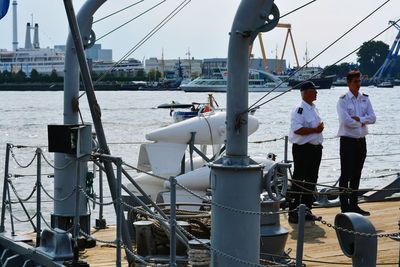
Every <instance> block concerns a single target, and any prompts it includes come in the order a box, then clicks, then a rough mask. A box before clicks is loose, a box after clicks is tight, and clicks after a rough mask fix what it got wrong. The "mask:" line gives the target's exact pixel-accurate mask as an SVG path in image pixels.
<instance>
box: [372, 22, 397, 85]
mask: <svg viewBox="0 0 400 267" xmlns="http://www.w3.org/2000/svg"><path fill="white" fill-rule="evenodd" d="M389 24H392V25H393V27H395V28H396V29H397V30H399V32H398V33H397V36H396V39H395V40H394V42H393V44H392V46H391V47H390V50H389V52H388V54H387V56H386V59H385V61H384V62H383V64H382V66H380V67H379V69H378V70H377V71H376V72H375V74H374V75H373V76H372V78H371V81H372V83H375V84H378V83H380V82H382V81H390V80H392V71H393V66H394V64H395V62H396V59H397V55H398V54H399V49H400V26H399V25H398V24H397V23H396V22H395V21H389Z"/></svg>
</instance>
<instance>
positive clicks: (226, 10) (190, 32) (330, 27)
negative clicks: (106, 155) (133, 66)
mask: <svg viewBox="0 0 400 267" xmlns="http://www.w3.org/2000/svg"><path fill="white" fill-rule="evenodd" d="M138 1H139V0H108V1H107V2H106V3H105V4H104V5H103V6H102V7H101V8H100V9H99V11H98V12H97V14H96V15H95V20H96V19H99V18H102V17H104V16H105V15H108V14H110V13H112V12H114V11H116V10H119V9H121V8H123V7H126V6H128V5H130V4H133V3H135V2H138ZM162 1H163V0H144V1H143V2H141V3H139V4H138V5H136V6H134V7H133V8H130V9H128V10H126V11H124V12H122V13H120V14H117V15H115V16H113V17H111V18H109V19H106V20H103V21H101V22H99V23H96V24H94V27H93V29H94V31H95V32H96V35H97V37H100V36H102V35H103V34H105V33H107V32H108V31H110V30H112V29H114V28H116V27H118V26H119V25H121V24H122V23H124V22H126V21H128V20H129V19H131V18H133V17H135V16H137V15H138V14H140V13H142V12H144V11H145V10H147V9H149V8H150V7H152V6H154V5H156V4H157V3H160V2H162ZM182 1H183V0H166V1H164V2H163V3H162V4H160V5H159V6H158V7H156V8H155V9H153V10H151V11H150V12H148V13H147V14H145V15H144V16H141V17H140V18H138V19H136V20H134V21H133V22H131V23H130V24H128V25H126V26H125V27H123V28H121V29H120V30H118V31H116V32H115V33H113V34H111V35H109V36H107V37H105V38H104V39H102V40H100V43H101V44H102V46H103V48H110V49H113V59H114V60H118V59H119V58H120V57H121V56H123V55H124V54H125V53H126V52H128V51H129V50H130V49H131V48H132V47H133V46H134V45H135V44H137V43H138V42H139V41H140V40H141V39H142V38H143V37H144V36H145V35H146V34H147V33H149V32H150V31H151V30H152V29H153V28H154V27H155V26H156V25H157V24H158V23H160V22H161V21H162V20H163V18H164V17H166V16H167V15H168V14H169V13H170V12H171V11H172V10H173V9H174V8H175V7H176V6H178V5H179V4H180V3H181V2H182ZM244 1H245V0H244ZM11 2H12V0H11ZM308 2H309V1H305V0H301V1H300V0H276V1H275V4H276V5H277V6H278V8H279V10H280V13H281V15H283V14H286V13H288V12H290V11H291V10H293V9H295V8H297V7H299V6H301V5H304V4H306V3H308ZM384 2H386V0H352V1H349V0H317V1H315V2H313V3H312V4H310V5H308V6H307V7H305V8H303V9H301V10H298V11H296V12H295V13H293V14H290V15H288V16H286V17H284V18H282V19H281V21H280V22H282V23H290V24H291V25H292V33H293V38H294V41H295V45H296V49H297V54H298V56H299V61H300V64H304V55H305V51H306V47H307V49H308V54H309V57H310V58H311V57H313V56H315V55H316V54H317V53H319V52H320V51H321V50H322V49H324V48H325V47H326V46H327V45H329V44H330V43H331V42H333V41H334V40H336V39H337V38H338V37H339V36H340V35H342V34H343V33H344V32H346V31H347V30H348V29H350V28H351V27H352V26H353V25H355V24H356V23H357V22H358V21H360V20H361V19H362V18H364V17H365V16H367V15H368V14H369V13H371V12H372V11H373V10H374V9H376V8H377V7H378V6H379V5H381V4H382V3H384ZM73 3H74V6H75V11H78V10H79V8H80V7H81V5H82V3H84V0H74V1H73ZM239 3H240V1H239V0H192V1H191V2H190V3H189V4H188V5H187V6H186V7H185V8H184V9H183V10H182V11H181V12H180V13H179V14H178V15H176V16H175V17H174V18H173V19H172V20H171V21H169V22H168V23H167V24H166V25H165V26H164V27H163V28H162V29H161V30H160V31H158V32H157V33H156V34H155V35H154V36H153V37H152V38H150V39H149V40H148V41H147V42H146V43H145V44H144V45H143V46H141V47H140V48H139V49H137V50H136V51H135V52H134V53H133V54H132V55H131V57H133V58H136V59H139V60H143V59H144V58H149V57H158V58H160V57H161V53H162V50H164V58H166V59H168V58H178V57H180V58H187V52H188V50H190V54H191V56H192V57H194V58H196V59H203V58H211V57H226V56H227V47H228V41H229V35H228V33H229V31H230V28H231V24H232V21H233V17H234V15H235V12H236V10H237V7H238V5H239ZM399 12H400V1H399V0H390V1H389V2H388V3H387V4H386V5H385V6H384V7H383V8H381V9H380V10H379V11H377V12H376V13H375V14H374V15H372V16H371V17H370V18H369V19H367V20H366V21H365V22H364V23H362V24H361V25H360V26H359V27H357V28H356V29H355V30H354V31H352V32H351V33H350V34H349V35H347V36H346V37H345V38H344V39H342V40H341V41H340V42H339V43H338V44H336V45H335V46H334V47H332V48H330V49H329V50H328V51H327V52H325V53H324V54H323V55H322V56H320V57H318V58H317V59H316V60H315V61H314V64H313V65H320V66H326V65H329V64H332V63H334V62H335V61H337V60H338V59H340V58H341V57H343V56H344V55H346V54H348V53H349V52H350V51H352V50H354V49H356V48H357V47H358V46H360V45H361V44H362V43H363V42H365V41H368V40H369V39H370V38H372V37H373V36H375V35H376V34H377V33H379V32H380V31H382V30H383V29H385V28H386V27H387V26H388V21H389V20H397V19H399V18H400V14H399ZM32 14H33V22H34V23H39V28H40V45H41V47H53V46H54V45H55V44H65V40H66V38H67V34H68V24H67V19H66V15H65V11H64V6H63V1H62V0H35V1H33V0H18V41H19V46H20V47H22V46H23V45H24V42H25V25H26V23H27V22H30V21H31V20H32ZM397 32H398V30H396V29H394V28H392V29H390V30H389V31H387V32H386V33H384V34H383V35H381V36H380V37H378V39H377V40H381V41H383V42H385V43H387V44H389V45H391V44H392V42H393V41H394V38H395V36H396V34H397ZM0 33H1V34H0V48H3V49H4V48H5V49H8V50H11V49H12V44H11V42H12V9H11V6H10V10H9V13H8V14H7V15H6V17H5V18H3V20H0ZM285 36H286V29H282V28H275V29H274V30H272V31H271V32H268V33H265V34H264V36H263V41H264V44H265V47H266V49H265V50H266V53H267V56H268V57H269V58H275V56H276V54H278V57H280V56H281V53H282V49H283V45H284V40H285ZM276 51H277V52H278V53H276ZM286 51H287V52H286V55H285V57H284V58H285V59H286V60H287V61H288V62H289V63H290V65H291V66H293V65H294V64H295V60H294V56H293V52H292V47H291V45H290V46H288V48H287V49H286ZM253 53H254V55H255V57H261V51H260V48H259V45H258V40H256V42H255V46H254V49H253ZM355 59H356V56H355V55H352V56H351V57H350V58H349V59H346V60H345V61H346V62H354V61H355Z"/></svg>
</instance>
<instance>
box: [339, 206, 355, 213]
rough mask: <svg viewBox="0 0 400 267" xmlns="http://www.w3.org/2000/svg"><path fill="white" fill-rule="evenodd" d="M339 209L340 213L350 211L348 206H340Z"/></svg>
mask: <svg viewBox="0 0 400 267" xmlns="http://www.w3.org/2000/svg"><path fill="white" fill-rule="evenodd" d="M341 210H342V213H345V212H352V210H351V209H350V208H349V207H342V208H341Z"/></svg>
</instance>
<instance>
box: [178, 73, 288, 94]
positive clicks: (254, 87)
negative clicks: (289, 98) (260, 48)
mask: <svg viewBox="0 0 400 267" xmlns="http://www.w3.org/2000/svg"><path fill="white" fill-rule="evenodd" d="M227 78H228V70H227V69H218V70H216V71H214V72H213V73H212V75H210V76H201V77H198V78H196V79H194V80H193V81H191V82H189V83H187V84H182V85H181V86H180V88H181V89H182V90H183V91H185V92H226V90H227V86H228V79H227ZM290 89H291V88H290V86H289V85H288V83H286V82H283V81H282V80H281V79H279V78H278V77H277V76H275V75H273V74H272V73H268V72H265V71H261V70H256V69H250V70H249V92H271V91H273V92H285V91H288V90H290Z"/></svg>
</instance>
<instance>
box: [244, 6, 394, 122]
mask: <svg viewBox="0 0 400 267" xmlns="http://www.w3.org/2000/svg"><path fill="white" fill-rule="evenodd" d="M389 1H390V0H389ZM399 21H400V19H398V20H397V21H396V23H397V22H399ZM391 27H393V25H390V26H388V27H386V28H385V29H384V30H383V31H381V32H380V33H378V34H377V35H375V36H374V37H372V38H371V39H369V40H368V41H367V42H370V41H373V40H375V39H376V38H377V37H379V36H380V35H382V34H383V33H385V32H386V31H387V30H389V29H390V28H391ZM361 46H362V45H360V46H359V47H358V48H356V49H354V50H353V51H351V52H350V53H348V54H347V55H345V56H344V57H342V58H340V59H339V60H337V61H336V62H334V63H333V64H332V65H336V64H337V63H339V62H340V61H342V60H344V59H346V58H347V57H349V56H350V55H351V54H353V53H355V52H357V51H358V50H360V49H361ZM332 65H331V66H332ZM314 76H315V75H314ZM314 76H312V77H314ZM289 91H290V90H287V91H285V92H282V93H280V94H279V95H276V96H275V97H273V98H270V99H268V100H266V101H264V102H262V103H261V104H259V105H257V106H255V107H253V108H252V109H258V108H260V107H261V106H263V105H265V104H267V103H269V102H271V101H272V100H274V99H276V98H278V97H280V96H282V95H284V94H286V93H287V92H289ZM257 103H258V102H257ZM246 112H247V111H246ZM242 114H243V113H242Z"/></svg>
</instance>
